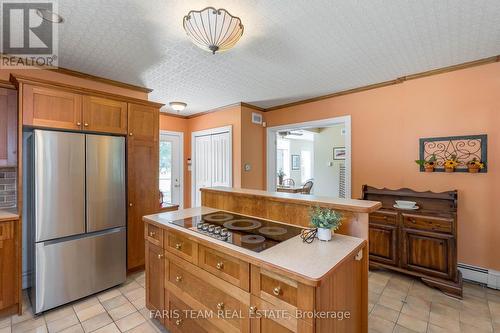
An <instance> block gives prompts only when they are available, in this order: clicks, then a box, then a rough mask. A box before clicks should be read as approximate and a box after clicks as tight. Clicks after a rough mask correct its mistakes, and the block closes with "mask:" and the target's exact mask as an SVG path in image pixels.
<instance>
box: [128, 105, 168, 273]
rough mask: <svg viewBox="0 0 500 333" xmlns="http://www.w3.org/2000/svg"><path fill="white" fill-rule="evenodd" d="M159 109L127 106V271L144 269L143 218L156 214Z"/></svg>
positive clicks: (157, 208)
mask: <svg viewBox="0 0 500 333" xmlns="http://www.w3.org/2000/svg"><path fill="white" fill-rule="evenodd" d="M159 117H160V115H159V108H157V107H150V106H145V105H139V104H131V103H129V105H128V136H127V165H128V168H127V196H128V214H127V220H128V221H127V227H128V233H127V249H128V251H127V268H128V269H129V270H134V269H139V268H143V267H144V260H145V256H144V252H145V251H144V222H143V221H142V217H143V216H144V215H148V214H153V213H156V212H157V211H158V210H159V207H158V179H159V160H158V159H159V153H160V152H159V135H160V129H159V122H160V120H159Z"/></svg>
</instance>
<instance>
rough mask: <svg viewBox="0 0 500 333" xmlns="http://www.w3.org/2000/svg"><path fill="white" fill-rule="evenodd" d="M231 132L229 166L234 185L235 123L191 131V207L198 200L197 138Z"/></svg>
mask: <svg viewBox="0 0 500 333" xmlns="http://www.w3.org/2000/svg"><path fill="white" fill-rule="evenodd" d="M226 132H228V133H229V146H230V147H229V161H230V165H231V167H230V168H229V183H230V184H229V186H233V125H227V126H222V127H215V128H209V129H205V130H200V131H195V132H191V167H190V168H188V170H190V171H191V207H195V204H196V203H195V201H196V195H195V194H196V181H195V174H196V172H195V166H196V161H195V159H196V144H195V139H196V137H199V136H206V135H213V134H220V133H226Z"/></svg>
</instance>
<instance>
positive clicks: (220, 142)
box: [211, 132, 232, 187]
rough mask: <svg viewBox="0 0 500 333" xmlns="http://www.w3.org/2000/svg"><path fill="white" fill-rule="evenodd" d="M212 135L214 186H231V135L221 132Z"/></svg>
mask: <svg viewBox="0 0 500 333" xmlns="http://www.w3.org/2000/svg"><path fill="white" fill-rule="evenodd" d="M211 137H212V186H226V187H229V186H231V171H230V170H231V162H232V161H231V159H230V157H229V156H230V154H231V153H230V149H231V144H230V141H229V140H231V137H230V136H229V133H228V132H226V133H219V134H214V135H211Z"/></svg>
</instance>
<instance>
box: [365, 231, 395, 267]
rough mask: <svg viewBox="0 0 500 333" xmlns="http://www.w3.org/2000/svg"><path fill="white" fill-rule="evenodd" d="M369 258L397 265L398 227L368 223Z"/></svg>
mask: <svg viewBox="0 0 500 333" xmlns="http://www.w3.org/2000/svg"><path fill="white" fill-rule="evenodd" d="M369 239H370V260H372V261H375V262H380V263H383V264H389V265H394V266H397V265H398V264H399V262H398V260H399V259H398V250H397V249H398V246H397V244H398V227H396V226H393V225H381V224H374V223H370V225H369Z"/></svg>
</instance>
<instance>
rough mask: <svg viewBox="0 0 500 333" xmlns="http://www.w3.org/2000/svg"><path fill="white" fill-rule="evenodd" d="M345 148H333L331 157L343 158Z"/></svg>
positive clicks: (335, 158)
mask: <svg viewBox="0 0 500 333" xmlns="http://www.w3.org/2000/svg"><path fill="white" fill-rule="evenodd" d="M345 154H346V150H345V147H337V148H333V159H334V160H345Z"/></svg>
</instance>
